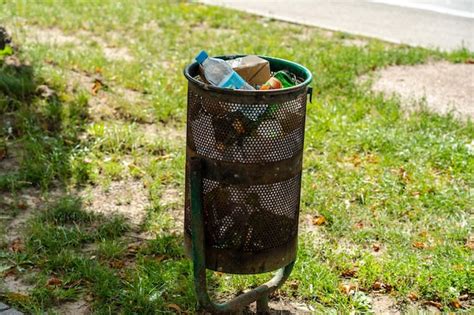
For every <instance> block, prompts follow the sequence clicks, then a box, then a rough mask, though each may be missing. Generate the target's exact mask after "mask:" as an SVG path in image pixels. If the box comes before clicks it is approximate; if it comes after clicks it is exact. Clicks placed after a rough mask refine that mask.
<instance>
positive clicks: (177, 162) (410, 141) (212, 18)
mask: <svg viewBox="0 0 474 315" xmlns="http://www.w3.org/2000/svg"><path fill="white" fill-rule="evenodd" d="M0 4H1V8H0V25H3V24H6V26H7V28H8V30H9V31H10V32H12V33H13V34H12V35H13V41H14V43H15V44H16V45H17V47H19V49H16V56H17V57H18V58H20V60H22V61H27V62H28V64H30V66H22V67H19V68H18V67H14V66H11V65H8V64H6V63H5V62H4V61H2V60H5V57H4V56H3V55H1V54H0V123H1V125H0V150H1V149H2V148H4V147H6V148H7V150H8V152H9V154H10V155H12V156H15V161H17V165H16V166H15V167H13V168H12V169H11V170H8V171H6V172H3V171H1V169H0V206H2V208H1V209H0V215H2V216H8V217H9V218H10V219H9V220H11V219H12V218H14V217H15V216H17V215H20V214H21V213H22V212H24V211H25V209H24V208H25V207H24V206H23V205H22V202H24V201H23V199H24V197H23V194H25V193H29V192H31V190H33V191H39V192H40V193H41V196H43V198H44V199H45V200H46V202H44V203H43V204H40V205H38V209H35V212H34V215H33V216H32V217H31V218H30V219H29V220H28V222H27V224H26V226H25V228H24V231H23V236H22V242H23V244H24V247H25V248H24V250H22V251H20V252H12V251H11V250H10V249H9V247H8V245H9V244H6V242H5V240H3V241H2V242H0V243H1V244H2V247H1V248H0V273H3V274H5V271H2V270H4V269H5V270H6V268H3V267H4V266H6V267H8V268H9V269H10V271H11V270H14V271H15V272H16V274H17V275H19V276H20V277H22V278H25V279H26V278H27V279H28V282H29V283H30V284H31V285H32V290H31V291H30V292H28V294H27V295H15V294H12V293H11V292H10V293H9V292H3V291H1V290H0V299H1V300H2V301H4V300H5V301H6V302H8V303H11V304H13V305H15V306H17V307H18V308H20V309H21V310H23V311H25V312H28V313H44V312H51V313H54V312H56V310H57V307H59V306H60V305H62V304H64V303H65V302H68V301H75V300H78V299H87V301H88V302H89V303H90V304H91V308H92V310H93V312H94V313H97V314H115V313H120V312H121V313H124V314H133V313H135V314H153V313H161V312H172V311H173V308H170V304H176V305H178V306H179V307H180V308H181V309H182V310H183V311H188V312H191V313H192V312H193V311H194V310H195V306H196V305H195V296H194V293H193V284H192V275H191V264H190V262H189V261H188V260H187V259H186V258H185V257H184V253H183V249H182V236H181V235H180V234H176V225H177V222H179V220H177V218H176V212H173V210H174V209H182V207H183V200H179V201H173V202H171V203H165V202H164V201H163V200H164V198H163V197H164V194H166V193H167V189H169V188H173V189H177V190H178V191H183V190H184V160H185V150H184V139H183V138H177V139H175V138H173V137H172V136H168V135H167V134H166V132H159V133H158V134H157V135H154V132H150V130H149V129H147V126H148V127H149V126H150V125H152V126H156V130H157V131H160V130H172V129H174V128H177V129H179V130H184V128H183V126H184V123H185V118H186V115H185V109H186V107H185V105H186V80H185V78H184V76H183V75H182V69H183V67H184V66H185V65H186V64H187V63H189V62H190V61H191V60H192V58H193V57H194V56H195V54H196V53H197V52H198V51H199V50H200V49H203V48H204V49H206V50H208V51H209V52H210V53H211V54H213V55H220V54H234V53H246V54H252V53H255V54H261V55H269V56H276V57H280V58H287V59H291V60H294V61H296V62H298V63H301V64H303V65H305V66H307V67H308V68H309V69H310V70H311V72H312V73H313V75H314V81H313V83H312V87H313V89H314V96H313V103H312V104H308V111H307V115H308V117H307V128H306V139H305V146H306V148H305V157H304V172H303V173H304V176H303V191H302V202H301V205H302V209H301V210H302V214H301V215H302V216H306V215H310V216H312V215H323V216H324V217H325V218H326V223H325V224H324V225H322V226H318V227H315V230H316V232H313V233H309V232H301V233H300V235H301V236H300V248H299V253H298V261H297V263H296V266H295V270H294V271H293V273H292V276H291V278H290V281H289V282H288V284H287V285H285V286H284V287H283V288H282V289H281V290H279V293H278V294H279V295H280V296H281V297H283V298H285V299H289V300H296V301H303V302H305V303H307V304H311V305H312V306H313V307H314V308H315V309H316V310H317V311H319V312H324V313H326V312H336V311H337V312H341V313H350V312H368V311H370V308H371V302H370V298H369V297H370V295H371V294H372V293H373V292H375V291H377V283H378V284H380V283H382V284H383V287H382V289H381V290H379V291H381V292H382V293H384V294H390V295H391V296H393V297H395V299H396V300H397V301H398V303H399V306H400V307H401V308H403V307H405V306H406V305H407V304H409V303H411V302H410V301H409V299H408V296H409V295H410V294H411V296H413V294H415V295H416V296H418V299H419V301H418V303H419V304H420V305H421V304H423V303H424V302H426V301H435V302H439V303H441V305H442V310H443V311H446V312H447V311H452V310H454V308H453V304H452V301H455V300H456V299H458V298H459V297H460V296H463V295H466V294H467V295H468V299H470V301H471V304H472V299H473V295H474V286H473V283H474V279H473V276H472V274H473V273H472V271H473V268H474V264H473V260H472V250H470V249H469V248H467V247H466V246H465V243H466V239H467V238H468V237H469V235H472V228H471V227H472V224H473V220H472V219H473V218H472V213H470V210H472V204H473V198H472V187H473V180H472V174H473V173H474V157H473V156H472V150H471V152H470V151H469V149H468V145H469V144H471V143H472V141H473V134H474V126H473V123H472V122H471V121H468V122H459V121H457V120H456V119H454V118H453V117H452V116H450V115H447V116H439V115H436V114H432V113H429V112H428V111H426V110H423V109H422V110H420V111H418V112H416V113H406V112H405V111H404V110H403V109H402V108H400V100H398V99H396V98H392V99H384V98H383V97H382V96H381V95H380V94H377V93H374V92H371V91H370V87H369V86H368V85H367V84H363V83H360V82H359V81H358V80H357V78H358V77H359V76H361V75H365V74H370V73H371V72H372V71H374V70H376V69H379V68H382V67H384V66H388V65H401V64H403V65H411V64H418V63H424V62H427V61H429V60H442V59H443V60H448V61H451V62H465V61H467V60H468V59H472V58H474V54H473V53H472V52H468V51H467V50H465V49H460V50H458V51H455V52H452V53H442V52H439V51H433V50H427V49H422V48H410V47H407V46H400V45H391V44H387V43H383V42H381V41H378V40H374V39H363V40H366V41H367V45H366V46H365V47H356V46H350V45H347V40H348V39H349V40H350V39H351V38H353V37H352V36H351V35H349V34H345V33H335V34H334V35H333V36H328V35H327V33H326V32H325V31H322V30H319V29H316V28H311V27H305V26H298V25H293V24H288V23H283V22H278V21H274V20H271V19H265V18H259V17H256V16H252V15H248V14H244V13H239V12H236V11H232V10H225V9H221V8H216V7H208V6H203V5H197V4H189V3H186V2H180V1H160V2H156V1H142V2H140V3H139V4H132V3H128V2H117V1H102V2H101V3H100V4H91V3H90V2H87V1H85V2H76V3H70V2H68V3H56V2H53V1H49V2H44V1H43V2H37V3H34V2H33V3H26V2H24V1H16V2H7V1H1V0H0ZM12 16H13V17H15V18H13V19H12V18H11V17H12ZM48 29H49V31H48ZM51 29H52V31H51ZM42 32H43V33H45V34H43V35H41V33H42ZM48 32H53V33H55V34H60V35H61V36H62V37H61V38H56V41H54V40H52V39H48V38H51V37H52V35H51V33H48ZM36 37H38V38H40V39H41V38H43V40H42V41H39V42H38V41H36V40H35V38H36ZM45 38H46V39H45ZM105 47H107V48H108V49H109V50H110V49H115V50H116V51H117V49H119V48H121V49H125V51H126V59H120V58H118V59H117V58H115V59H114V58H111V57H110V56H108V55H107V50H106V49H104V48H105ZM96 77H99V78H100V81H101V82H102V83H103V85H104V86H103V88H102V89H101V90H100V91H99V93H98V95H94V94H93V93H92V91H91V88H92V85H93V82H94V78H96ZM41 85H46V86H48V87H49V88H50V89H52V90H54V91H55V93H53V94H52V95H43V96H42V95H41V93H40V92H36V91H37V87H38V86H41ZM101 100H102V101H103V103H104V104H105V105H103V104H102V103H100V102H101ZM97 104H99V105H100V104H102V105H103V106H98V105H97ZM183 135H184V133H183ZM0 163H1V162H0ZM131 180H134V181H139V182H140V183H141V184H143V186H144V187H145V189H146V192H147V194H148V199H149V202H150V204H149V205H148V207H147V216H146V220H145V222H143V224H142V225H140V226H139V227H132V226H130V224H128V221H127V219H124V218H122V217H118V216H104V215H98V214H91V213H89V212H86V211H85V210H84V209H85V206H84V204H83V202H85V201H83V200H81V198H80V197H79V195H78V191H80V190H83V189H87V188H91V187H92V188H93V187H94V186H99V187H100V188H106V187H108V186H109V185H110V184H111V183H112V182H114V181H131ZM57 194H60V195H62V196H61V197H60V198H59V199H58V198H57V197H55V195H57ZM181 199H182V198H181ZM31 210H32V209H28V211H31ZM2 220H3V219H2ZM8 222H9V221H8V220H3V221H0V231H5V229H6V226H7V225H6V224H7V223H8ZM130 231H133V232H147V233H150V234H152V235H154V236H155V239H153V240H142V239H138V240H137V239H134V238H133V237H131V236H130ZM470 233H471V234H470ZM418 243H421V244H423V245H424V246H425V247H423V246H421V247H422V248H417V247H416V246H414V245H416V244H418ZM374 244H377V245H378V246H379V247H380V250H379V251H378V252H376V251H374V249H373V246H374ZM418 247H420V246H418ZM347 271H353V272H349V273H348V272H347ZM53 277H55V278H58V279H60V280H61V284H59V285H57V286H50V285H48V281H49V280H50V279H51V278H53ZM209 277H210V281H211V283H212V286H213V287H214V288H215V290H214V292H213V294H214V295H216V296H218V297H224V296H227V297H228V296H230V295H232V294H234V293H236V292H238V291H242V290H244V289H246V288H249V287H253V286H255V285H257V284H259V283H260V282H262V281H263V280H264V279H267V278H268V277H269V275H259V276H251V277H242V276H227V275H220V274H217V275H212V276H211V275H210V276H209ZM341 284H353V285H355V286H356V287H357V288H358V290H357V292H356V293H355V294H353V295H346V294H344V293H343V292H341V290H340V285H341ZM0 289H1V285H0ZM462 303H464V308H463V309H462V311H464V312H466V313H468V312H469V311H472V309H471V310H469V309H468V305H467V303H466V302H462ZM420 307H421V306H420Z"/></svg>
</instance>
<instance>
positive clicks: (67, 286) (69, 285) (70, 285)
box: [63, 279, 84, 289]
mask: <svg viewBox="0 0 474 315" xmlns="http://www.w3.org/2000/svg"><path fill="white" fill-rule="evenodd" d="M82 282H84V280H82V279H79V280H76V281H72V282H69V283H67V284H65V285H64V286H63V287H64V288H65V289H71V288H75V287H78V286H80V285H81V284H82Z"/></svg>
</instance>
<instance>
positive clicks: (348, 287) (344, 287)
mask: <svg viewBox="0 0 474 315" xmlns="http://www.w3.org/2000/svg"><path fill="white" fill-rule="evenodd" d="M356 290H357V286H356V285H355V284H353V283H341V284H340V285H339V291H341V292H342V293H343V294H346V295H349V294H352V293H354V292H355V291H356Z"/></svg>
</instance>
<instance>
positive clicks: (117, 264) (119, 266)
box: [109, 259, 125, 269]
mask: <svg viewBox="0 0 474 315" xmlns="http://www.w3.org/2000/svg"><path fill="white" fill-rule="evenodd" d="M109 265H110V267H112V268H114V269H122V268H123V267H124V266H125V262H124V261H123V260H118V259H114V260H112V261H111V262H110V263H109Z"/></svg>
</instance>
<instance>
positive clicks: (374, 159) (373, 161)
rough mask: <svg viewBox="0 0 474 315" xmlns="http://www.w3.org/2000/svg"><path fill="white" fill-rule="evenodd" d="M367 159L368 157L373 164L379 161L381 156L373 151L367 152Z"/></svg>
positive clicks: (368, 160)
mask: <svg viewBox="0 0 474 315" xmlns="http://www.w3.org/2000/svg"><path fill="white" fill-rule="evenodd" d="M366 159H367V162H369V163H372V164H377V163H379V157H378V156H377V155H375V154H372V153H369V154H367V157H366Z"/></svg>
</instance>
